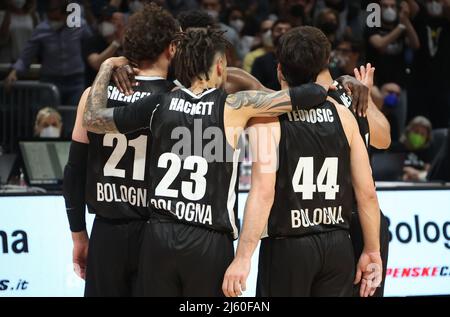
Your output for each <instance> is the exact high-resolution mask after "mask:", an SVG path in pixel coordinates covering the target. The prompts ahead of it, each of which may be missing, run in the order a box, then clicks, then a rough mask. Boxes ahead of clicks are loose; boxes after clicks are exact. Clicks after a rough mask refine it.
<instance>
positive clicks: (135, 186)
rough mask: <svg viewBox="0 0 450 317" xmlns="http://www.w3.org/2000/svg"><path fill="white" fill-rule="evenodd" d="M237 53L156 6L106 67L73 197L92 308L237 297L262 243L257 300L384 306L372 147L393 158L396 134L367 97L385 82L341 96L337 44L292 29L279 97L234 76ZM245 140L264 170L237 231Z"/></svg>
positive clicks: (137, 20)
mask: <svg viewBox="0 0 450 317" xmlns="http://www.w3.org/2000/svg"><path fill="white" fill-rule="evenodd" d="M199 14H200V13H199ZM180 27H181V29H182V30H183V31H180ZM228 47H229V43H228V42H227V41H226V39H225V38H224V36H223V32H221V31H219V30H216V29H215V28H214V27H213V26H206V27H205V26H204V25H199V26H192V25H191V26H189V27H186V26H185V25H183V23H181V25H179V23H178V21H176V20H175V19H174V18H173V17H172V16H171V15H170V14H169V13H168V12H166V11H165V10H163V9H162V8H160V7H158V6H157V5H155V4H151V5H146V6H145V7H144V9H143V10H141V11H139V12H137V13H135V14H134V15H133V16H132V17H131V19H130V23H129V26H128V29H127V31H126V35H125V40H124V49H125V53H124V54H125V57H119V58H111V59H108V60H106V61H105V62H104V63H103V64H102V66H101V68H100V71H99V73H98V75H97V78H96V80H95V82H94V83H93V85H92V87H91V88H88V89H87V90H86V91H85V93H84V94H83V96H82V97H81V100H80V103H79V107H78V113H77V120H76V123H75V128H74V131H73V136H72V139H73V140H72V145H71V150H70V155H69V162H68V164H67V166H66V168H65V181H64V195H65V199H66V207H67V214H68V218H69V223H70V227H71V231H72V238H73V241H74V252H73V260H74V267H75V270H76V271H77V273H78V274H79V275H80V276H81V277H82V278H84V279H85V280H86V288H85V295H86V296H185V297H190V296H224V295H225V296H238V295H241V293H242V291H243V290H245V288H246V280H247V277H248V275H249V272H250V262H251V256H252V254H253V252H254V250H255V248H256V246H257V244H258V243H259V241H260V240H261V238H262V241H261V249H260V260H259V268H258V285H257V295H258V296H353V295H354V294H355V295H360V296H369V295H370V296H372V295H374V294H375V293H376V292H377V293H378V294H377V295H382V288H378V286H379V285H380V283H381V281H382V275H383V273H384V272H385V265H386V261H387V239H386V237H385V227H384V225H383V223H384V218H383V216H382V214H381V212H380V208H379V206H378V201H377V196H376V192H375V187H374V182H373V179H372V176H371V169H370V164H369V155H368V150H367V147H368V145H369V144H371V145H372V146H375V147H378V148H382V147H385V146H386V144H385V143H386V142H384V140H385V139H386V137H385V134H386V132H387V133H389V127H388V125H387V123H386V122H387V121H386V120H385V118H384V117H383V115H382V114H381V113H380V112H379V111H378V109H376V107H375V105H374V104H373V102H372V101H371V100H370V97H368V93H369V92H370V87H371V85H372V84H373V83H372V81H373V73H374V69H373V68H372V67H371V65H367V67H361V69H360V70H358V71H355V74H356V77H357V79H349V78H343V79H342V80H341V83H342V85H341V84H336V83H335V84H333V79H332V78H331V75H330V74H329V72H328V70H327V66H328V61H329V56H330V50H331V48H330V43H329V42H328V40H327V38H326V37H325V35H324V34H323V33H322V32H321V31H319V30H318V29H316V28H313V27H300V28H295V29H293V30H291V31H289V32H288V33H286V34H285V35H284V36H283V37H282V38H281V40H280V45H279V47H278V49H277V57H278V61H279V65H278V78H279V81H280V84H281V87H282V90H281V91H277V92H275V91H270V90H268V89H266V88H265V87H262V86H261V84H260V83H259V82H258V81H257V80H256V79H254V78H253V77H252V76H250V75H248V74H247V73H245V72H243V71H242V70H238V69H233V68H228V67H227V58H226V53H227V50H228ZM132 67H135V68H134V69H133V68H132ZM172 73H173V74H172ZM172 76H174V77H173V78H171V77H172ZM169 78H170V79H169ZM175 78H176V80H174V79H175ZM131 82H133V84H132V85H131V84H130V83H131ZM333 85H334V86H337V88H336V87H334V86H333ZM344 87H345V88H344ZM346 89H350V90H351V91H352V94H353V96H355V97H359V106H360V107H361V108H360V109H359V111H362V112H364V114H367V117H365V116H358V115H355V114H353V113H352V112H351V111H350V110H349V109H348V108H349V107H350V106H351V105H350V103H349V101H350V102H351V99H350V98H349V97H348V96H347V95H346ZM328 90H329V91H328ZM339 103H347V104H344V105H340V104H339ZM245 129H248V131H249V133H248V136H249V144H250V147H251V153H252V156H253V159H254V160H253V165H252V186H251V189H250V193H249V196H248V199H247V202H246V207H245V213H244V219H243V223H242V230H241V232H239V230H238V227H239V226H238V219H237V210H236V207H237V186H236V182H237V179H238V164H239V156H240V152H241V149H240V142H239V140H240V137H241V135H242V132H243V131H244V130H245ZM369 136H370V138H369ZM86 205H87V206H88V208H89V211H90V212H91V213H94V214H95V215H96V217H95V221H94V225H93V229H92V232H91V235H90V237H89V238H88V235H87V232H86V224H85V215H84V211H85V206H86ZM380 228H381V230H380ZM350 233H351V236H350ZM238 238H239V243H238V248H237V250H236V252H235V250H234V247H233V240H234V239H238ZM254 269H255V268H254Z"/></svg>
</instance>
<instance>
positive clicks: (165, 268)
mask: <svg viewBox="0 0 450 317" xmlns="http://www.w3.org/2000/svg"><path fill="white" fill-rule="evenodd" d="M233 258H234V248H233V240H232V238H231V236H230V235H229V234H226V233H221V232H217V231H213V230H208V229H205V228H201V227H197V226H192V225H188V224H183V223H179V222H174V221H172V220H165V219H164V220H161V219H154V218H152V219H150V220H149V221H148V223H147V224H146V226H145V230H144V239H143V243H142V252H141V261H140V265H139V268H140V271H139V293H138V295H139V296H150V297H175V296H177V297H179V296H183V297H200V296H201V297H222V296H224V294H223V292H222V282H223V278H224V275H225V271H226V269H227V268H228V265H229V264H230V263H231V262H232V261H233Z"/></svg>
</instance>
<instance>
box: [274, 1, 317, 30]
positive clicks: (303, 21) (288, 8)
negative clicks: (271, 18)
mask: <svg viewBox="0 0 450 317" xmlns="http://www.w3.org/2000/svg"><path fill="white" fill-rule="evenodd" d="M315 5H316V0H282V1H278V13H279V14H278V16H280V17H282V18H283V19H286V20H288V21H289V23H290V24H291V25H292V26H293V27H297V26H302V25H312V22H313V13H314V8H315Z"/></svg>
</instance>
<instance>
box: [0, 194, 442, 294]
mask: <svg viewBox="0 0 450 317" xmlns="http://www.w3.org/2000/svg"><path fill="white" fill-rule="evenodd" d="M246 197H247V194H240V195H239V215H240V216H239V217H240V219H242V215H243V209H244V206H245V200H246ZM379 200H380V205H381V206H382V209H383V211H384V212H385V214H386V216H387V217H388V218H389V219H390V226H389V231H390V233H391V237H392V241H391V243H390V252H389V256H390V257H389V263H388V272H387V273H388V277H387V281H386V292H385V295H386V296H411V295H444V294H447V295H449V294H450V190H426V191H381V192H379ZM88 223H89V225H88V227H90V226H91V223H92V216H89V217H88ZM257 259H258V254H257V252H256V254H255V256H254V257H253V261H252V271H251V275H250V278H249V281H248V282H247V286H248V290H247V292H246V293H245V295H246V296H254V294H255V286H256V274H257V268H258V263H257ZM83 289H84V283H83V281H82V280H81V279H79V278H78V277H77V276H76V275H75V274H74V273H73V269H72V240H71V237H70V231H69V225H68V222H67V217H66V212H65V208H64V200H63V198H62V197H59V196H29V197H0V296H82V295H83Z"/></svg>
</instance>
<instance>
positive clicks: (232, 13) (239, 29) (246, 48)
mask: <svg viewBox="0 0 450 317" xmlns="http://www.w3.org/2000/svg"><path fill="white" fill-rule="evenodd" d="M226 21H227V24H228V25H229V26H231V27H232V28H233V29H234V30H235V31H236V33H237V34H238V36H239V40H240V42H241V54H242V56H245V55H247V54H248V52H250V49H251V48H252V46H253V40H254V36H250V35H245V34H244V31H245V33H247V31H248V29H249V28H250V23H251V20H250V19H245V17H244V13H243V12H242V11H241V9H240V8H239V7H237V6H234V7H232V8H230V10H229V11H228V14H227V18H226ZM247 23H248V24H247Z"/></svg>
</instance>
